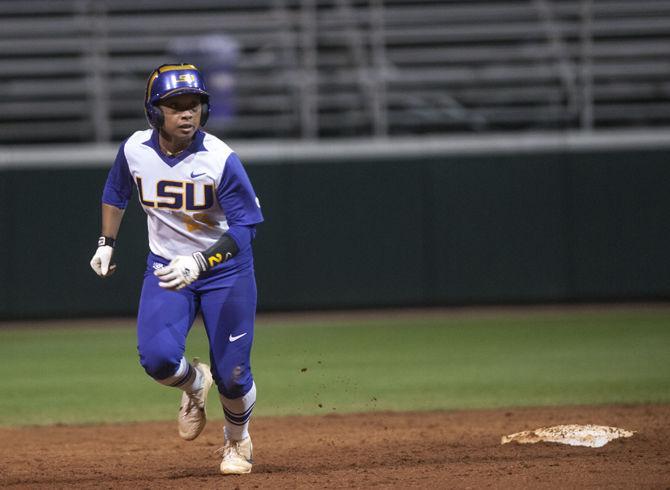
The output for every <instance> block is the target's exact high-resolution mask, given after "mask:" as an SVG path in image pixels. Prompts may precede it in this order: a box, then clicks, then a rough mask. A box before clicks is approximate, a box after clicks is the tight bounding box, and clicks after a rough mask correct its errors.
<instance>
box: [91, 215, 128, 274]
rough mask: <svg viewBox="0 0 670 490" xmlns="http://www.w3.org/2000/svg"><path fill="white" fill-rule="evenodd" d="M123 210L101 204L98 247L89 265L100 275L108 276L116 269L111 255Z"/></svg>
mask: <svg viewBox="0 0 670 490" xmlns="http://www.w3.org/2000/svg"><path fill="white" fill-rule="evenodd" d="M124 212H125V209H119V208H117V207H116V206H111V205H109V204H105V203H103V204H102V231H101V233H100V238H98V248H97V250H96V251H95V255H93V258H92V259H91V267H92V268H93V270H94V271H95V273H96V274H98V275H99V276H100V277H109V276H111V275H112V274H114V271H115V270H116V264H112V256H113V255H114V245H115V244H116V236H117V235H118V233H119V228H120V226H121V221H122V220H123V213H124Z"/></svg>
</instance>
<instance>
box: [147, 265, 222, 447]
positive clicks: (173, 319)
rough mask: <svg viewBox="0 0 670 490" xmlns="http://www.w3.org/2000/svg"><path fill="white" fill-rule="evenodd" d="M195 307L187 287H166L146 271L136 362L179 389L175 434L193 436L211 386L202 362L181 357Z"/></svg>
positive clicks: (200, 424)
mask: <svg viewBox="0 0 670 490" xmlns="http://www.w3.org/2000/svg"><path fill="white" fill-rule="evenodd" d="M197 311H198V299H197V297H196V295H195V294H194V293H193V292H192V291H191V290H190V289H188V288H185V289H182V290H180V291H170V290H166V289H164V288H161V287H160V286H159V285H158V279H157V278H156V277H155V276H154V275H153V271H147V273H146V274H145V278H144V284H143V286H142V295H141V297H140V307H139V312H138V316H137V350H138V352H139V356H140V364H142V366H143V367H144V369H145V371H146V372H147V374H148V375H149V376H151V377H152V378H154V379H155V380H156V381H158V382H159V383H161V384H163V385H166V386H172V387H176V388H179V389H181V390H182V391H183V395H182V398H181V405H180V407H179V415H178V421H179V435H180V436H181V437H182V438H183V439H186V440H192V439H195V438H196V437H197V436H198V435H199V434H200V432H202V429H203V428H204V427H205V422H206V413H205V402H206V399H207V393H208V391H209V389H210V387H211V386H212V375H211V373H210V370H209V367H208V366H207V365H206V364H202V363H199V362H198V361H197V360H195V361H194V362H193V363H190V362H188V361H187V360H186V358H185V357H184V351H185V348H186V336H187V335H188V332H189V330H190V329H191V326H192V325H193V320H194V319H195V315H196V313H197Z"/></svg>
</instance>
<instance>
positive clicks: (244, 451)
mask: <svg viewBox="0 0 670 490" xmlns="http://www.w3.org/2000/svg"><path fill="white" fill-rule="evenodd" d="M220 452H221V453H222V454H223V461H221V467H220V470H221V474H222V475H244V474H245V473H251V465H252V463H253V461H252V459H251V456H252V452H253V446H252V444H251V437H247V438H246V439H242V440H241V441H226V444H225V446H223V447H222V448H221V449H220Z"/></svg>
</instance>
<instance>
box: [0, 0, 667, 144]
mask: <svg viewBox="0 0 670 490" xmlns="http://www.w3.org/2000/svg"><path fill="white" fill-rule="evenodd" d="M187 57H188V58H189V59H185V58H187ZM194 58H195V59H194ZM174 61H194V62H196V63H201V64H202V67H203V71H204V72H205V75H206V76H207V79H208V82H209V84H210V89H211V90H212V91H213V94H214V99H213V104H214V107H215V108H218V109H225V110H224V111H219V113H218V114H217V113H216V112H215V113H214V116H215V117H213V118H212V121H211V125H210V130H212V131H213V132H217V133H223V134H225V135H227V136H228V137H234V138H238V139H242V138H300V139H304V140H315V139H319V138H326V137H339V138H352V137H389V136H401V135H403V136H411V135H419V134H420V135H442V134H447V133H448V134H454V133H462V132H468V133H489V132H500V131H511V130H514V131H519V130H522V131H546V130H582V131H592V130H597V129H606V128H615V129H616V128H619V129H626V128H631V129H633V128H635V129H639V128H646V127H667V126H670V0H636V1H634V2H632V1H629V0H574V1H570V0H565V1H558V0H526V1H511V0H510V1H494V0H461V1H457V0H453V1H452V0H422V1H420V2H417V1H410V0H227V1H215V0H207V1H206V0H194V1H189V2H183V1H176V0H160V1H156V0H134V1H130V0H116V1H102V0H100V1H93V0H60V1H42V0H32V1H30V2H25V1H21V0H3V1H2V2H0V63H2V67H3V77H2V81H0V90H1V91H2V94H3V99H2V103H0V143H2V144H21V143H40V142H99V143H100V142H102V143H104V142H109V141H118V140H120V139H122V138H124V137H126V136H127V135H128V134H129V133H130V132H131V131H133V130H136V129H141V128H143V127H145V126H146V123H145V121H144V115H143V109H142V96H143V91H144V84H145V81H146V77H147V76H148V73H149V72H150V71H151V70H152V69H153V68H154V67H155V66H157V65H159V64H162V63H165V62H174Z"/></svg>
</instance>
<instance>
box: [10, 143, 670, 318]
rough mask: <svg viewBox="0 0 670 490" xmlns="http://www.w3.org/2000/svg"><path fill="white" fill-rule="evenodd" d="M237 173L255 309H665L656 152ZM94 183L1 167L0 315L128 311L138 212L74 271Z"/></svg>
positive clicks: (81, 257) (669, 186)
mask: <svg viewBox="0 0 670 490" xmlns="http://www.w3.org/2000/svg"><path fill="white" fill-rule="evenodd" d="M243 159H244V158H243ZM245 161H246V162H247V170H248V172H249V174H250V177H251V179H252V182H253V183H254V186H255V188H256V190H257V193H258V195H259V197H260V199H261V202H262V204H263V212H264V215H265V218H266V222H265V223H263V224H262V225H260V227H259V230H258V235H257V239H256V242H255V253H256V272H257V280H258V289H259V309H261V310H287V309H304V308H342V307H373V306H386V305H455V304H477V303H508V302H514V303H527V302H560V301H593V300H623V299H659V298H668V297H669V296H670V261H669V260H668V258H667V257H668V251H670V225H669V224H668V220H669V217H670V150H669V149H637V150H624V151H622V150H616V151H613V150H612V151H608V150H584V151H574V150H571V151H546V152H542V151H539V152H538V151H535V152H525V151H524V152H519V153H514V152H504V153H502V154H501V153H497V154H494V153H491V154H467V153H464V154H460V155H459V154H449V155H436V154H434V153H433V154H429V155H426V156H422V153H421V152H417V153H416V154H414V155H411V156H408V155H406V154H405V155H401V156H394V155H392V154H391V155H389V154H386V155H382V156H375V155H372V154H369V155H361V156H360V157H358V158H350V159H345V160H343V159H341V158H330V157H328V155H326V156H323V157H322V158H319V159H318V162H310V161H303V160H299V161H296V160H293V159H291V158H286V159H285V160H282V159H279V160H277V159H274V160H273V161H271V162H266V163H255V162H253V161H248V160H245ZM106 173H107V170H106V169H105V168H103V167H101V166H97V167H96V166H93V167H86V166H79V167H77V168H60V167H59V168H53V169H45V168H38V169H27V168H11V167H10V168H4V169H2V170H0V192H2V202H3V206H2V207H1V208H0V230H2V231H1V233H0V252H1V253H0V260H2V262H3V266H4V267H3V272H4V274H3V276H2V281H0V317H1V318H5V319H17V318H38V317H51V316H57V317H69V316H89V315H125V314H133V313H134V312H135V309H136V306H137V302H138V297H139V290H140V285H141V281H142V275H143V270H144V263H145V256H146V252H147V238H146V221H145V218H144V215H143V213H142V212H141V210H140V208H139V206H138V204H137V202H136V200H134V201H133V203H132V205H131V206H130V207H129V209H128V211H127V212H126V217H125V220H124V223H123V226H122V229H121V234H120V238H119V242H118V247H117V254H116V257H117V262H118V272H117V273H116V274H115V275H114V276H113V277H111V278H109V279H106V280H100V279H98V277H97V276H95V274H94V273H93V272H92V271H91V269H90V267H89V265H88V262H89V260H90V257H91V255H92V254H93V252H94V250H95V247H96V239H97V236H98V232H99V226H100V217H99V202H100V194H101V188H102V185H103V183H104V180H105V178H106Z"/></svg>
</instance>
